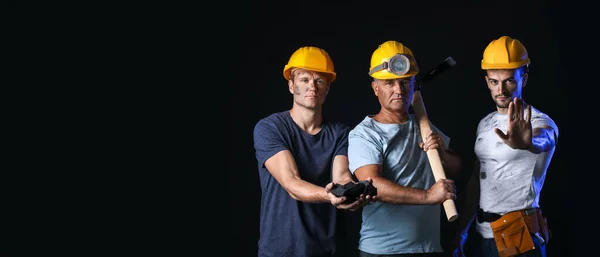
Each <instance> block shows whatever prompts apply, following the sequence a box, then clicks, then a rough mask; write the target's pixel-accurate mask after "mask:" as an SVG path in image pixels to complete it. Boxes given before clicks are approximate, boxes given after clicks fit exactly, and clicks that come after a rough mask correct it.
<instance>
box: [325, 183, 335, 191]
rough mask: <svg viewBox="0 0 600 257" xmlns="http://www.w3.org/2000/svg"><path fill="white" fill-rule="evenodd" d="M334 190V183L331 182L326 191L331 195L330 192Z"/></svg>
mask: <svg viewBox="0 0 600 257" xmlns="http://www.w3.org/2000/svg"><path fill="white" fill-rule="evenodd" d="M332 188H333V182H329V184H327V185H326V186H325V191H326V192H327V193H329V192H331V189H332Z"/></svg>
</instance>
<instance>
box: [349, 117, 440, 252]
mask: <svg viewBox="0 0 600 257" xmlns="http://www.w3.org/2000/svg"><path fill="white" fill-rule="evenodd" d="M431 129H432V130H434V131H435V132H437V133H438V134H439V135H441V136H442V138H443V140H444V146H445V148H448V145H449V144H450V138H448V137H447V136H446V135H444V134H443V133H442V132H441V131H439V130H438V129H437V128H436V127H435V126H434V125H433V124H431ZM420 142H422V140H421V134H420V130H419V127H418V121H417V119H416V117H415V116H414V115H413V114H411V116H410V119H409V120H408V121H407V122H406V123H404V124H383V123H379V122H377V121H375V120H374V119H373V118H372V116H367V117H365V119H364V120H363V121H362V122H361V123H359V124H358V125H357V126H356V127H355V128H354V129H353V130H351V131H350V134H349V136H348V158H349V161H350V171H352V173H354V172H355V171H356V169H358V168H360V167H361V166H364V165H368V164H378V165H382V166H383V174H382V176H383V177H384V178H386V179H388V180H391V181H394V182H396V183H397V184H399V185H402V186H406V187H414V188H420V189H428V188H430V187H431V186H432V185H433V184H434V183H435V179H434V177H433V171H432V170H431V166H430V165H429V160H428V159H427V153H426V152H425V151H423V149H422V148H420V147H419V143H420ZM440 208H441V205H437V204H436V205H404V204H403V205H394V204H387V203H382V202H374V203H370V204H368V205H366V206H365V207H364V208H363V211H362V226H361V229H360V240H359V247H358V248H359V249H360V250H361V251H364V252H367V253H371V254H405V253H430V252H442V247H441V244H440Z"/></svg>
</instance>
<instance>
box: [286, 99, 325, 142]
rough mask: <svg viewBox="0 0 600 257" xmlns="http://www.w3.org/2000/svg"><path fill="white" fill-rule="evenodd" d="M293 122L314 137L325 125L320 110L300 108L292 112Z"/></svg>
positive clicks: (293, 109)
mask: <svg viewBox="0 0 600 257" xmlns="http://www.w3.org/2000/svg"><path fill="white" fill-rule="evenodd" d="M290 116H292V120H294V122H295V123H296V124H297V125H298V126H299V127H300V128H301V129H302V130H304V131H306V133H309V134H311V135H314V134H316V133H318V132H319V131H321V126H322V125H323V111H322V110H321V108H318V109H307V108H302V107H298V106H294V107H292V109H291V110H290Z"/></svg>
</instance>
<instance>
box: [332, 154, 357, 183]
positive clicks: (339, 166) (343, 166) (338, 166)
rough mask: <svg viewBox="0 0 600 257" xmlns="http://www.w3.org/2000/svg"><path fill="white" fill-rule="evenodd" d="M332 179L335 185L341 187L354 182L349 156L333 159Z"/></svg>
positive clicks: (338, 156)
mask: <svg viewBox="0 0 600 257" xmlns="http://www.w3.org/2000/svg"><path fill="white" fill-rule="evenodd" d="M332 178H333V183H338V184H340V185H344V184H346V183H348V182H350V181H353V179H352V173H350V167H349V164H348V156H344V155H337V156H336V157H335V158H334V159H333V170H332Z"/></svg>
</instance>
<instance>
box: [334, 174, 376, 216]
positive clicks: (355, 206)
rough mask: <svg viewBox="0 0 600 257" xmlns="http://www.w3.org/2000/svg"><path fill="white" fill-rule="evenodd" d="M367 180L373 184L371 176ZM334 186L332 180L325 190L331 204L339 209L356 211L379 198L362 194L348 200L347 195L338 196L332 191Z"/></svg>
mask: <svg viewBox="0 0 600 257" xmlns="http://www.w3.org/2000/svg"><path fill="white" fill-rule="evenodd" d="M367 181H368V182H369V183H371V184H372V183H373V179H371V178H368V179H367ZM352 183H355V184H356V182H354V181H353V182H352ZM333 187H334V183H333V182H331V183H329V184H327V186H325V191H326V192H327V195H328V196H329V201H330V202H331V204H332V205H334V206H335V207H336V208H338V209H343V210H351V211H356V210H359V209H360V208H362V207H363V206H365V205H366V204H368V203H369V202H374V201H376V199H377V196H371V195H364V194H361V195H360V196H359V197H358V198H357V199H356V200H355V201H353V202H347V200H348V198H347V197H346V196H341V197H337V196H335V195H334V194H333V193H331V190H332V189H333Z"/></svg>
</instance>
